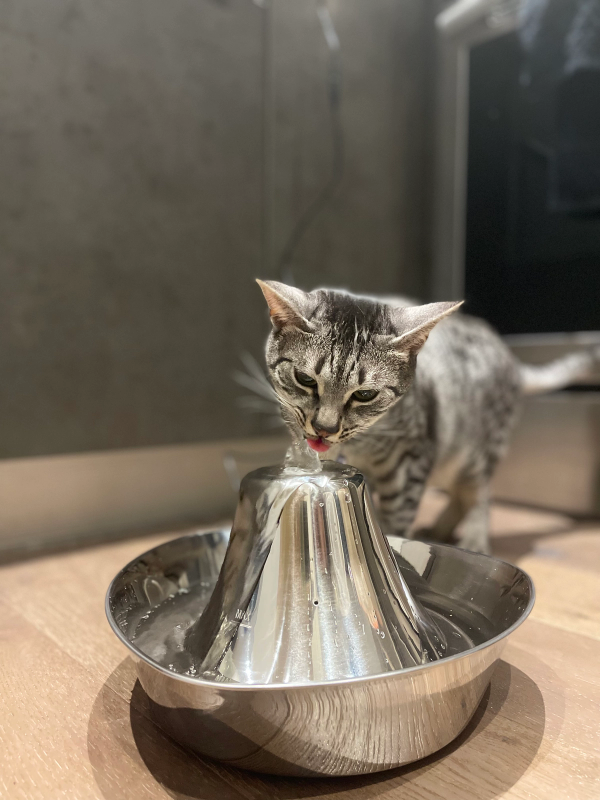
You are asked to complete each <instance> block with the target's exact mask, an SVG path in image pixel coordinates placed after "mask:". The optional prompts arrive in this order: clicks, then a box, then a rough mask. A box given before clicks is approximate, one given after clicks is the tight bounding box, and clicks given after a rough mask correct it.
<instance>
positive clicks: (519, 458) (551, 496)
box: [493, 391, 600, 516]
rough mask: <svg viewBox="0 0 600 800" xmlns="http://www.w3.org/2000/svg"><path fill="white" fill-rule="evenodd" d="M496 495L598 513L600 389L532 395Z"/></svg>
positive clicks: (579, 512)
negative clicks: (599, 390)
mask: <svg viewBox="0 0 600 800" xmlns="http://www.w3.org/2000/svg"><path fill="white" fill-rule="evenodd" d="M493 493H494V497H496V498H498V499H502V500H508V501H512V502H518V503H525V504H527V505H535V506H539V507H541V508H548V509H553V510H556V511H563V512H567V513H570V514H575V515H583V516H597V515H599V514H600V392H597V391H590V392H583V393H579V392H558V393H556V394H552V395H547V396H540V397H532V398H528V399H527V401H526V403H525V407H524V409H523V414H522V416H521V420H520V422H519V424H518V426H517V429H516V430H515V433H514V435H513V437H512V441H511V445H510V449H509V452H508V454H507V457H506V458H505V460H504V461H503V462H502V463H501V464H500V467H499V469H498V472H497V474H496V477H495V479H494V484H493Z"/></svg>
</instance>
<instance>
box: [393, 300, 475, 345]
mask: <svg viewBox="0 0 600 800" xmlns="http://www.w3.org/2000/svg"><path fill="white" fill-rule="evenodd" d="M463 302H464V300H460V301H459V302H449V303H427V305H424V306H409V307H407V308H394V309H392V321H393V323H394V326H395V328H396V330H397V335H396V336H394V337H393V338H392V339H391V341H390V342H389V344H388V346H391V347H393V348H394V349H395V350H403V351H404V352H409V353H412V354H416V353H418V352H419V350H420V349H421V348H422V347H423V345H424V344H425V342H426V341H427V337H428V336H429V334H430V333H431V331H432V330H433V328H434V326H435V325H437V323H438V322H439V321H440V320H442V319H444V317H447V316H448V315H449V314H453V313H454V312H455V311H457V310H458V309H459V308H460V307H461V306H462V304H463Z"/></svg>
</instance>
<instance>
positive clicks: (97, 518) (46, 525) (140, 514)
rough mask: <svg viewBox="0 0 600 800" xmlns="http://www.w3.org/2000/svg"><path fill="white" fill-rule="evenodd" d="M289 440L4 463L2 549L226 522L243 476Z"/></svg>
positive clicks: (0, 477)
mask: <svg viewBox="0 0 600 800" xmlns="http://www.w3.org/2000/svg"><path fill="white" fill-rule="evenodd" d="M286 444H287V440H286V439H283V438H279V437H278V438H273V437H264V438H258V439H244V440H231V441H217V442H206V443H201V444H190V445H177V446H170V447H152V448H140V449H132V450H120V451H108V452H102V453H84V454H77V455H62V456H49V457H40V458H23V459H6V460H4V461H0V552H2V553H4V554H6V553H7V552H19V551H31V550H38V549H40V548H46V547H55V546H59V545H61V546H62V545H69V544H77V543H82V542H85V541H86V540H88V539H90V540H91V539H94V540H103V539H110V538H115V537H117V536H120V535H125V534H128V533H132V532H139V531H144V530H156V529H158V528H161V527H162V528H169V527H180V526H182V525H187V524H190V525H193V524H205V523H210V522H213V521H215V520H219V519H223V518H224V517H228V516H230V515H231V514H232V512H233V510H234V509H235V503H236V498H237V488H236V483H237V480H238V478H239V476H241V475H243V474H244V473H245V472H248V471H249V470H250V469H255V468H257V467H259V466H261V465H264V464H268V463H273V462H277V461H278V460H279V459H280V458H281V456H282V455H283V453H284V452H285V447H286Z"/></svg>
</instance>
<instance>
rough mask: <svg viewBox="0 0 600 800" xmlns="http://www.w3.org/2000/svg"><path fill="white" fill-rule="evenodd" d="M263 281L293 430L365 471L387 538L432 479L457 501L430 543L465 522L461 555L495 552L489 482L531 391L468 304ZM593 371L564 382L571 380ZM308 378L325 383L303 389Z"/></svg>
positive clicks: (404, 528) (275, 375)
mask: <svg viewBox="0 0 600 800" xmlns="http://www.w3.org/2000/svg"><path fill="white" fill-rule="evenodd" d="M259 283H260V286H261V289H262V290H263V293H264V294H265V298H266V300H267V303H268V305H269V309H270V313H271V320H272V322H273V330H272V332H271V334H270V336H269V339H268V342H267V367H268V370H269V376H270V380H271V383H272V386H273V388H274V390H275V392H276V394H277V397H278V399H279V401H280V403H281V406H282V411H283V416H284V419H285V421H286V422H287V424H288V426H289V427H290V428H292V429H293V430H294V431H295V432H296V433H297V434H298V433H299V434H302V435H303V436H305V437H306V438H308V439H309V440H311V442H312V444H313V446H314V449H322V448H326V447H327V446H328V445H331V446H332V448H334V449H332V450H331V451H330V452H329V453H328V454H327V457H328V458H331V457H335V456H336V455H337V454H338V453H339V449H340V448H341V450H342V453H343V455H344V456H345V457H346V458H347V460H348V461H349V462H350V463H352V464H353V465H355V466H356V467H358V468H359V469H361V470H362V471H363V472H364V473H365V475H366V477H367V479H368V481H369V483H370V485H371V488H372V490H373V491H374V492H375V493H376V495H377V497H378V502H379V513H380V518H381V522H382V524H383V526H384V527H385V528H386V529H387V531H388V532H393V533H396V534H400V535H407V534H408V533H409V530H410V528H411V525H412V523H413V521H414V518H415V514H416V511H417V508H418V505H419V502H420V500H421V497H422V494H423V491H424V488H425V486H426V484H427V482H428V481H429V480H430V479H433V481H434V482H435V483H436V484H437V485H438V486H441V487H442V488H444V489H446V490H447V491H448V494H449V502H448V506H447V508H446V510H445V511H444V512H443V513H442V515H441V516H440V518H439V519H438V520H437V522H436V524H435V525H434V527H433V528H432V529H431V530H429V531H428V532H427V536H428V537H430V538H435V539H438V540H440V541H450V540H451V539H452V537H453V535H454V533H455V531H456V529H457V526H458V524H459V523H461V525H460V529H459V530H460V534H459V539H458V543H459V544H460V546H462V547H465V548H467V549H470V550H476V551H481V552H487V551H488V550H489V542H488V494H489V482H490V479H491V477H492V474H493V472H494V469H495V467H496V465H497V463H498V461H499V459H500V458H501V456H502V455H503V453H504V451H505V449H506V446H507V443H508V438H509V434H510V431H511V428H512V425H513V422H514V420H515V418H516V414H517V411H518V407H519V399H520V397H521V394H522V393H523V390H524V388H526V387H524V385H523V375H522V371H521V367H520V365H519V364H518V362H516V361H515V359H514V358H513V356H512V355H511V353H510V351H509V350H508V348H507V347H506V346H505V345H504V343H503V342H502V340H501V339H500V338H499V337H498V336H497V335H496V334H495V333H494V332H493V331H492V330H491V329H490V328H489V327H488V326H487V325H486V324H485V323H484V322H482V321H481V320H478V319H474V318H472V317H468V316H466V315H463V314H453V312H454V311H455V310H457V308H458V306H459V305H460V304H459V303H432V304H428V305H425V306H410V305H406V302H404V303H403V301H402V300H392V301H389V302H384V301H383V300H379V299H375V298H366V297H355V296H353V295H350V294H347V293H343V292H335V291H330V290H324V289H320V290H317V291H314V292H302V291H300V290H299V289H294V288H292V287H289V286H285V285H284V284H280V283H276V282H274V281H267V282H261V281H259ZM449 315H452V316H449ZM446 317H447V318H446ZM438 323H439V324H438ZM417 354H418V358H417ZM584 366H585V365H583V364H577V365H575V364H572V365H571V367H570V371H569V369H565V370H563V373H564V374H563V373H561V371H560V369H559V370H558V373H560V375H558V374H557V376H556V377H558V378H560V381H562V383H567V382H568V380H569V379H572V378H573V376H574V371H575V372H576V371H577V369H578V370H579V372H581V371H582V369H583V368H584ZM555 370H556V366H555ZM567 373H568V375H567ZM308 378H309V379H310V380H311V381H314V385H311V386H306V385H303V384H302V383H301V382H300V381H301V380H302V381H306V380H307V379H308ZM365 390H367V391H368V390H375V391H377V395H376V396H375V397H374V398H373V399H371V400H369V401H368V402H360V401H359V400H357V399H356V398H357V395H355V394H354V393H355V392H357V391H358V392H359V394H360V392H361V391H363V392H364V391H365Z"/></svg>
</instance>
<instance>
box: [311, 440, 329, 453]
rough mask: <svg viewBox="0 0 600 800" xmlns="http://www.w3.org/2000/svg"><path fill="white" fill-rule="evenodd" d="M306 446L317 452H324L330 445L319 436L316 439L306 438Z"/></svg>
mask: <svg viewBox="0 0 600 800" xmlns="http://www.w3.org/2000/svg"><path fill="white" fill-rule="evenodd" d="M307 442H308V446H309V447H311V448H312V449H313V450H315V451H316V452H317V453H326V452H327V451H328V450H329V448H330V447H331V445H330V444H329V442H325V441H324V440H323V439H321V437H319V438H318V439H307Z"/></svg>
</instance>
